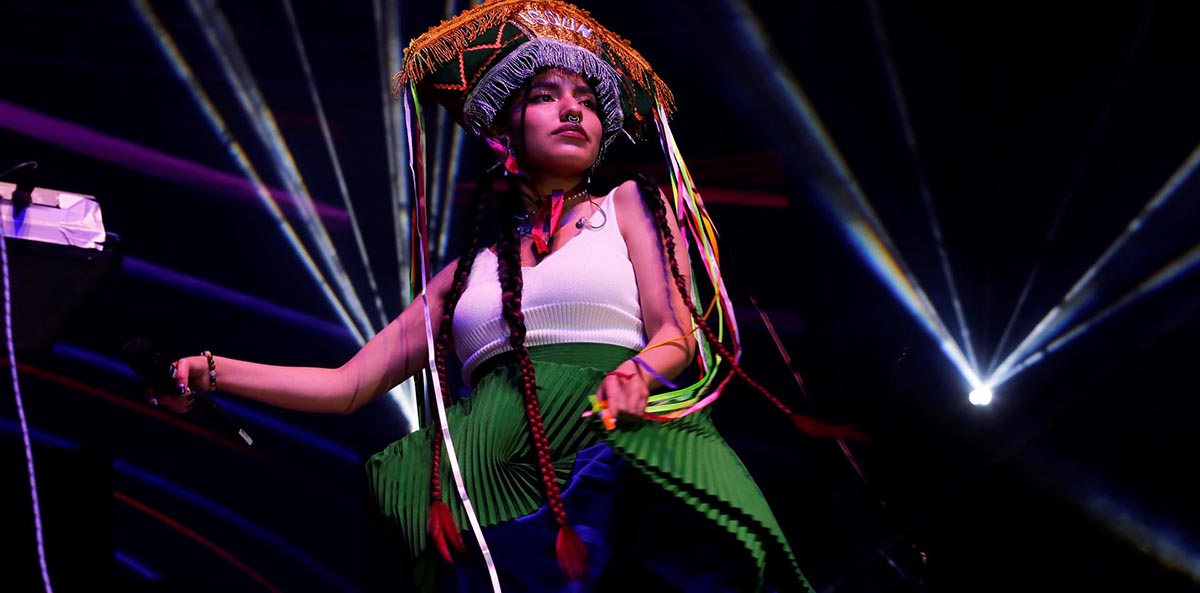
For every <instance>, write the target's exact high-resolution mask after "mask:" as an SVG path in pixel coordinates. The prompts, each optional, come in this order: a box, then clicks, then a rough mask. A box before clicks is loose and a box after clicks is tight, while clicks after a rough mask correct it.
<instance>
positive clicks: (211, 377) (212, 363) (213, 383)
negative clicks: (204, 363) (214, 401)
mask: <svg viewBox="0 0 1200 593" xmlns="http://www.w3.org/2000/svg"><path fill="white" fill-rule="evenodd" d="M200 355H201V356H203V357H204V358H207V359H208V390H209V391H216V390H217V361H216V360H214V359H213V355H212V352H209V351H208V350H205V351H203V352H201V353H200Z"/></svg>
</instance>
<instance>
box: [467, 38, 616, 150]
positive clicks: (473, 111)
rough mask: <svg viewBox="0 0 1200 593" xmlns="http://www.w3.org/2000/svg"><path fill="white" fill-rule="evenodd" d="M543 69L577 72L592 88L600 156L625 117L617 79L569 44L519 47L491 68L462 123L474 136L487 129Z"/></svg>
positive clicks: (539, 42)
mask: <svg viewBox="0 0 1200 593" xmlns="http://www.w3.org/2000/svg"><path fill="white" fill-rule="evenodd" d="M547 67H555V68H562V69H564V70H570V71H572V72H578V73H579V74H580V75H582V76H583V77H584V78H586V79H587V81H588V82H589V83H590V84H591V85H592V88H593V90H595V92H596V101H597V102H598V103H599V108H600V119H601V121H602V123H603V124H604V139H603V140H602V141H601V145H600V150H601V153H603V152H604V149H605V148H606V147H607V146H608V144H609V143H610V142H612V141H613V139H614V138H616V137H617V134H616V132H619V131H621V130H622V127H621V124H622V123H623V122H624V119H625V115H624V113H623V112H622V111H621V98H620V94H619V93H620V89H621V75H620V74H618V73H617V71H616V70H614V69H613V67H612V66H609V65H608V63H607V62H605V61H604V60H601V59H600V58H599V57H598V56H597V55H596V54H594V53H592V52H590V51H588V50H586V49H584V48H582V47H579V46H578V45H573V44H570V43H565V42H562V41H559V40H557V39H551V38H549V37H538V38H535V39H531V40H529V41H526V42H525V43H523V44H521V46H520V47H518V48H517V49H515V50H513V51H512V52H511V53H509V54H508V55H507V56H504V58H503V59H501V60H500V61H499V62H497V63H496V65H495V66H492V68H491V69H490V70H488V71H487V73H486V74H484V75H483V77H482V78H480V79H479V83H478V84H476V85H475V88H474V89H472V90H471V92H470V93H469V94H468V95H467V98H466V103H465V104H464V105H463V119H464V120H465V123H466V124H467V126H468V127H469V128H470V130H471V132H473V133H474V134H476V135H479V136H481V135H483V134H484V133H486V132H487V130H488V128H489V127H491V125H492V121H494V120H495V119H496V114H497V113H499V112H500V110H501V109H502V108H503V107H504V103H505V101H507V100H508V98H509V97H510V96H512V94H513V93H514V92H515V91H516V90H517V89H519V88H521V85H523V84H525V81H527V80H529V79H530V78H532V77H533V75H534V74H536V73H537V71H538V70H540V69H542V68H547Z"/></svg>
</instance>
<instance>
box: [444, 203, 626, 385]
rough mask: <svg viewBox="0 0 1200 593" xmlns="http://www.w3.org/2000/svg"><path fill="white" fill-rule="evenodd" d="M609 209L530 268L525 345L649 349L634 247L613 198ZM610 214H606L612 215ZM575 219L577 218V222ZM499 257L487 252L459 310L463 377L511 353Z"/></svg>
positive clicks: (476, 267) (526, 270) (526, 277)
mask: <svg viewBox="0 0 1200 593" xmlns="http://www.w3.org/2000/svg"><path fill="white" fill-rule="evenodd" d="M615 192H616V190H615V189H614V190H613V191H611V192H609V194H608V195H607V196H605V197H604V199H603V201H602V202H601V204H600V209H601V210H602V211H603V212H604V214H603V215H602V214H601V213H600V212H595V213H593V214H592V216H591V218H589V219H588V220H589V222H590V223H591V224H592V225H598V224H600V222H601V221H605V223H604V226H602V227H600V228H598V229H589V228H587V227H586V226H585V227H584V228H583V229H582V230H581V231H580V232H579V234H578V235H576V236H575V237H573V238H571V239H570V240H569V241H567V242H566V244H565V245H562V246H561V247H559V248H558V250H557V251H554V252H552V253H551V254H550V255H547V256H546V257H545V258H543V259H542V261H541V262H540V263H538V265H536V266H534V267H532V268H523V269H522V273H523V276H524V283H523V289H522V295H521V310H522V312H524V314H525V328H526V334H525V345H526V346H541V345H545V344H563V343H571V342H594V343H601V344H612V345H616V346H625V347H627V348H632V349H634V350H641V349H642V348H644V347H645V346H646V336H645V332H644V329H643V326H642V307H641V302H640V301H639V300H638V289H637V281H636V280H635V278H634V274H633V263H632V262H630V261H629V250H628V248H627V247H626V246H625V239H624V238H623V237H622V236H621V230H620V228H619V226H618V224H617V214H616V208H614V207H613V195H614V193H615ZM605 215H607V219H606V218H605ZM572 222H573V221H572ZM496 263H497V259H496V254H494V253H492V250H490V249H481V250H480V251H479V255H478V256H476V258H475V263H474V265H473V266H472V268H471V274H470V276H468V277H467V288H466V290H465V291H464V292H463V294H462V298H460V299H459V301H458V306H457V307H456V308H455V310H454V348H455V350H456V351H457V352H458V357H459V360H461V361H462V362H463V380H464V381H467V382H469V381H470V377H471V373H472V372H474V370H475V369H476V368H477V367H478V366H479V365H480V364H481V363H483V362H484V361H485V360H487V359H489V358H491V357H492V356H495V355H497V354H500V353H502V352H508V351H510V350H512V347H511V346H509V343H508V335H509V330H508V324H507V323H505V321H504V317H503V315H502V314H501V307H500V292H501V291H500V280H499V276H498V274H497V272H496Z"/></svg>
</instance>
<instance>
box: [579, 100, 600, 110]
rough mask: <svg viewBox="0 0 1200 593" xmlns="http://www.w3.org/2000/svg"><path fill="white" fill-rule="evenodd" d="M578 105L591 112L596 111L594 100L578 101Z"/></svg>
mask: <svg viewBox="0 0 1200 593" xmlns="http://www.w3.org/2000/svg"><path fill="white" fill-rule="evenodd" d="M579 104H580V105H583V106H584V107H587V108H588V109H591V110H592V111H595V110H596V100H595V99H584V100H582V101H580V102H579Z"/></svg>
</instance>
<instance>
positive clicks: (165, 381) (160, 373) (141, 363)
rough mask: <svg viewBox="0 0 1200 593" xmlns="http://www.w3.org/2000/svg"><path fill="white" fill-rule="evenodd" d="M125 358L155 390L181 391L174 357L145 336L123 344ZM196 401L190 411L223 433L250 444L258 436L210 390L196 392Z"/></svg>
mask: <svg viewBox="0 0 1200 593" xmlns="http://www.w3.org/2000/svg"><path fill="white" fill-rule="evenodd" d="M121 360H123V361H125V364H126V365H128V366H129V368H130V369H131V370H132V371H133V372H135V373H137V375H138V376H139V377H141V378H142V379H143V380H145V381H146V384H147V386H148V387H149V388H150V389H151V390H153V391H154V392H155V393H178V390H179V387H178V385H177V384H176V382H175V379H174V378H172V377H171V361H170V360H167V359H165V358H164V357H163V355H162V353H161V352H159V351H158V349H157V348H155V347H154V345H153V344H152V343H151V342H150V341H149V340H146V339H143V338H130V339H129V340H127V341H126V342H125V345H124V346H123V347H122V348H121ZM192 393H193V394H194V395H195V400H194V401H195V404H196V405H193V406H192V409H191V410H190V411H189V412H188V413H187V414H186V415H187V416H189V417H191V418H194V419H196V420H197V421H198V422H199V423H200V424H207V425H209V426H213V427H215V428H216V430H217V431H218V432H219V433H222V434H224V435H226V436H229V437H232V438H236V439H238V440H240V441H242V442H244V443H246V445H247V446H249V445H253V444H254V439H252V438H250V435H249V434H247V433H246V431H245V430H243V429H242V428H241V427H240V426H238V423H237V422H235V421H234V420H233V418H232V417H230V415H229V414H228V413H227V412H226V411H225V409H224V408H222V407H221V406H220V405H219V404H218V403H217V402H216V400H214V399H213V398H212V397H211V396H209V395H208V394H207V393H201V392H192Z"/></svg>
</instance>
